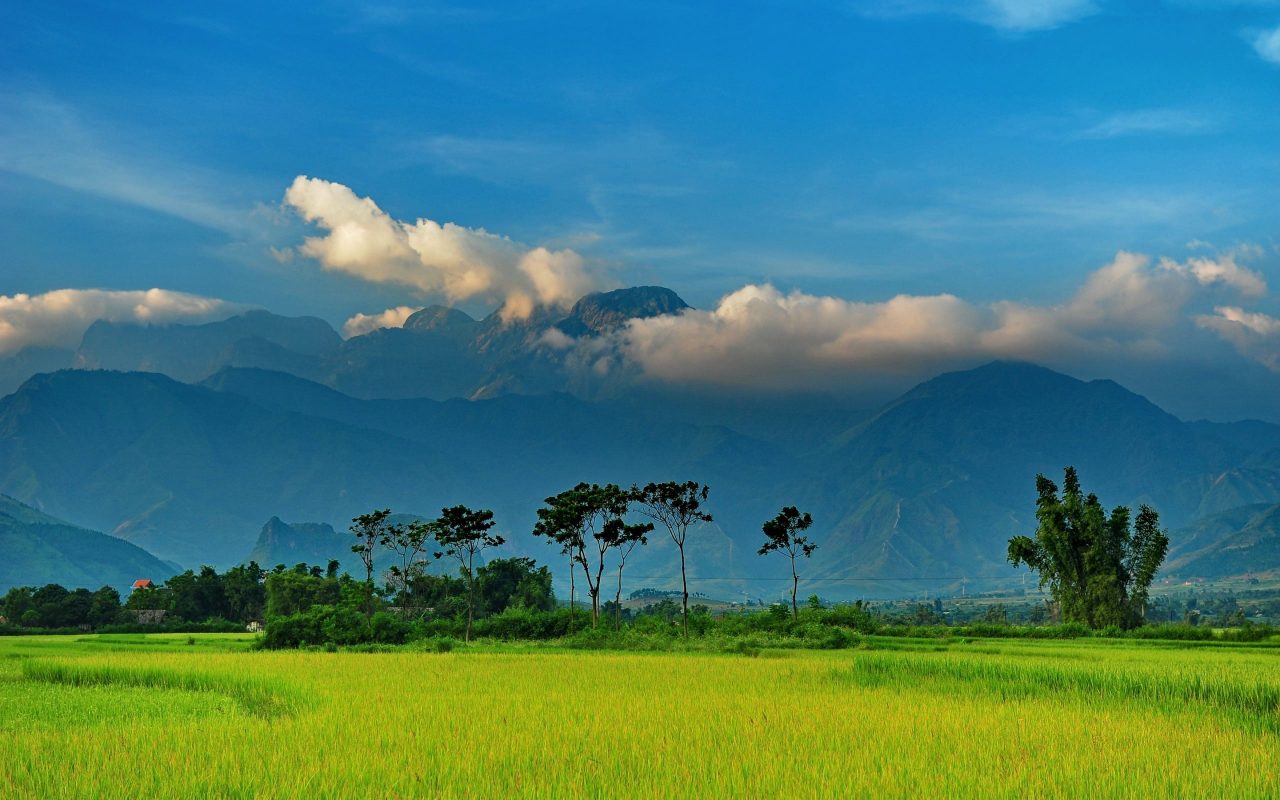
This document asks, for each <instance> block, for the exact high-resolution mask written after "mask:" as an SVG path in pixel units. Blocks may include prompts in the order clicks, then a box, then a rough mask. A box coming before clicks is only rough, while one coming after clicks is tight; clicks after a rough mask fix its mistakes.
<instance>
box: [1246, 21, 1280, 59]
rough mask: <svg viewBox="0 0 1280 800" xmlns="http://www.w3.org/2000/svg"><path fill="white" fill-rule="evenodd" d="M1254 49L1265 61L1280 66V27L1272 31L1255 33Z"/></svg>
mask: <svg viewBox="0 0 1280 800" xmlns="http://www.w3.org/2000/svg"><path fill="white" fill-rule="evenodd" d="M1253 49H1254V50H1256V51H1257V53H1258V55H1260V56H1262V59H1263V60H1264V61H1268V62H1270V63H1272V64H1280V25H1277V26H1276V27H1274V28H1272V29H1270V30H1265V31H1261V32H1258V33H1255V34H1254V35H1253Z"/></svg>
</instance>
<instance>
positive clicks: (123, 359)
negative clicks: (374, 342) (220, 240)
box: [75, 311, 341, 382]
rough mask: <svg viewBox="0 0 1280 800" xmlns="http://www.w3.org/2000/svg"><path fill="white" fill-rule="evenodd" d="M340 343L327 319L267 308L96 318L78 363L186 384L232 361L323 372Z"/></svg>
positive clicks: (317, 374) (84, 365)
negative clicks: (196, 321) (176, 321)
mask: <svg viewBox="0 0 1280 800" xmlns="http://www.w3.org/2000/svg"><path fill="white" fill-rule="evenodd" d="M340 345H341V339H340V338H339V337H338V334H337V333H336V332H335V331H334V330H333V328H331V327H330V326H329V324H328V323H327V322H324V321H323V320H320V319H316V318H314V317H281V316H277V315H275V314H271V313H269V312H266V311H250V312H248V313H245V314H242V315H240V316H235V317H231V318H230V319H226V320H223V321H221V322H210V323H206V324H203V325H132V324H127V323H115V322H95V323H94V324H93V325H91V326H90V327H89V329H88V330H87V331H85V334H84V338H83V340H82V341H81V343H80V348H79V350H78V351H77V352H76V358H75V366H77V367H79V368H81V369H117V370H135V371H144V372H159V373H161V374H164V375H168V376H169V377H171V378H174V379H176V380H180V381H187V382H190V381H197V380H200V379H202V378H204V377H206V376H208V375H210V374H212V373H213V372H215V371H217V370H218V369H220V368H222V367H224V366H228V365H239V366H258V367H265V368H268V369H282V370H289V371H294V370H297V371H299V372H301V373H302V374H307V375H312V376H319V375H321V374H323V373H324V371H325V369H324V364H325V363H327V361H328V360H330V359H332V358H333V357H334V356H335V355H336V354H337V352H338V348H339V347H340Z"/></svg>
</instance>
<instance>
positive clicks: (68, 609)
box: [0, 583, 120, 629]
mask: <svg viewBox="0 0 1280 800" xmlns="http://www.w3.org/2000/svg"><path fill="white" fill-rule="evenodd" d="M119 614H120V593H119V592H117V591H116V590H115V589H113V588H111V587H110V586H103V587H102V588H101V589H99V590H97V591H96V592H90V591H89V590H88V589H73V590H68V589H67V588H65V587H63V586H60V585H58V584H56V583H50V584H46V585H44V586H41V587H39V588H37V587H34V586H17V587H14V588H13V589H10V590H9V591H8V592H7V593H6V594H5V596H4V598H3V599H0V617H4V618H5V619H7V620H9V624H10V625H15V626H22V627H26V628H57V629H62V628H80V627H94V628H96V627H99V626H102V625H109V624H111V623H113V622H115V621H116V620H117V618H118V617H119Z"/></svg>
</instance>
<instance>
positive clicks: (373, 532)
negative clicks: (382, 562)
mask: <svg viewBox="0 0 1280 800" xmlns="http://www.w3.org/2000/svg"><path fill="white" fill-rule="evenodd" d="M390 516H391V509H389V508H384V509H382V510H381V511H370V512H369V513H368V514H361V515H360V516H358V517H354V518H352V520H351V527H350V528H348V530H350V531H351V533H352V535H354V536H355V537H356V543H355V544H353V545H351V552H353V553H355V554H356V555H358V556H360V562H361V563H362V564H364V613H365V616H368V617H371V616H373V559H374V556H375V555H376V554H377V550H378V547H379V546H380V545H381V544H382V543H383V542H384V541H386V539H387V537H388V536H390V535H391V533H392V530H393V527H394V525H393V523H391V522H390V521H389V519H388V518H389V517H390Z"/></svg>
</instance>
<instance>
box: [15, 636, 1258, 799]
mask: <svg viewBox="0 0 1280 800" xmlns="http://www.w3.org/2000/svg"><path fill="white" fill-rule="evenodd" d="M186 642H187V638H186V637H185V636H183V637H174V638H172V639H169V640H161V641H158V642H157V643H153V644H142V643H139V642H137V641H134V643H132V644H129V645H123V644H121V643H120V642H119V641H112V640H110V639H104V640H95V639H93V638H92V637H83V638H82V640H80V641H75V640H68V639H62V640H48V641H31V640H8V641H3V640H0V656H8V655H15V656H21V657H18V658H0V717H2V718H0V795H5V796H15V797H67V798H70V797H76V798H79V797H119V796H121V795H122V794H125V793H128V794H139V793H141V794H145V795H152V796H164V797H179V796H181V797H397V796H398V797H410V796H423V795H426V796H447V797H481V796H483V797H504V796H533V797H620V796H643V797H658V796H677V797H729V796H737V797H765V796H786V797H844V796H874V797H922V796H930V797H932V796H943V797H946V796H983V797H990V796H997V797H1026V796H1041V797H1046V796H1047V797H1085V796H1088V797H1098V796H1119V797H1129V796H1132V797H1138V796H1141V797H1164V796H1183V797H1188V796H1215V797H1274V796H1280V775H1277V770H1276V768H1275V765H1276V764H1277V763H1280V738H1278V737H1277V734H1276V729H1277V717H1278V715H1280V709H1277V708H1276V707H1274V705H1270V704H1272V703H1274V702H1275V699H1276V698H1277V697H1280V675H1277V672H1280V670H1277V667H1280V658H1278V657H1277V656H1280V651H1277V650H1268V649H1265V648H1250V649H1226V648H1221V649H1216V650H1215V649H1205V648H1198V649H1190V648H1188V649H1166V648H1158V647H1147V646H1144V645H1143V644H1123V645H1120V646H1110V645H1108V646H1097V645H1094V644H1092V643H1078V642H1023V641H1018V642H1004V641H1001V642H992V641H973V642H968V643H964V642H956V643H950V644H948V645H946V646H943V647H942V648H941V650H942V651H941V652H934V651H931V650H911V651H907V650H902V651H894V650H890V649H887V646H888V645H891V644H893V643H892V642H873V643H872V647H873V648H876V647H879V648H880V649H871V650H855V651H836V652H804V651H788V652H766V653H765V654H764V655H769V656H773V657H769V658H746V657H742V656H732V655H709V654H691V653H674V654H673V653H663V654H633V653H625V654H623V653H609V652H557V651H555V650H553V649H548V648H530V649H527V650H525V651H522V652H510V651H504V650H503V649H501V648H490V649H487V650H486V649H481V650H478V651H477V650H472V651H468V650H459V651H454V652H451V653H443V654H435V653H408V652H402V653H384V654H359V653H321V652H275V653H264V652H230V651H227V650H229V649H235V648H241V647H243V642H236V641H234V640H231V639H227V638H225V637H224V638H218V637H209V638H208V639H206V640H205V641H204V642H203V643H200V642H199V641H198V643H197V644H194V645H192V644H187V643H186ZM42 692H51V693H53V694H50V695H48V697H49V698H51V699H48V700H46V701H40V700H37V701H36V702H37V703H39V702H44V704H45V705H44V707H45V708H46V709H48V712H47V715H48V716H49V717H50V720H51V723H50V724H27V722H26V721H24V720H30V715H28V716H27V717H23V716H22V713H23V712H22V711H21V710H19V709H20V707H21V706H22V704H23V703H24V702H26V700H24V698H26V699H30V698H38V697H39V696H40V695H41V693H42ZM267 695H270V696H271V698H270V699H266V698H267ZM142 698H147V699H146V700H143V699H142ZM62 707H65V708H67V709H71V710H70V711H67V712H66V713H61V712H60V711H59V709H60V708H62ZM129 708H133V709H135V710H136V711H137V713H133V712H129V713H126V712H125V711H122V709H129ZM60 714H61V715H60Z"/></svg>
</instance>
